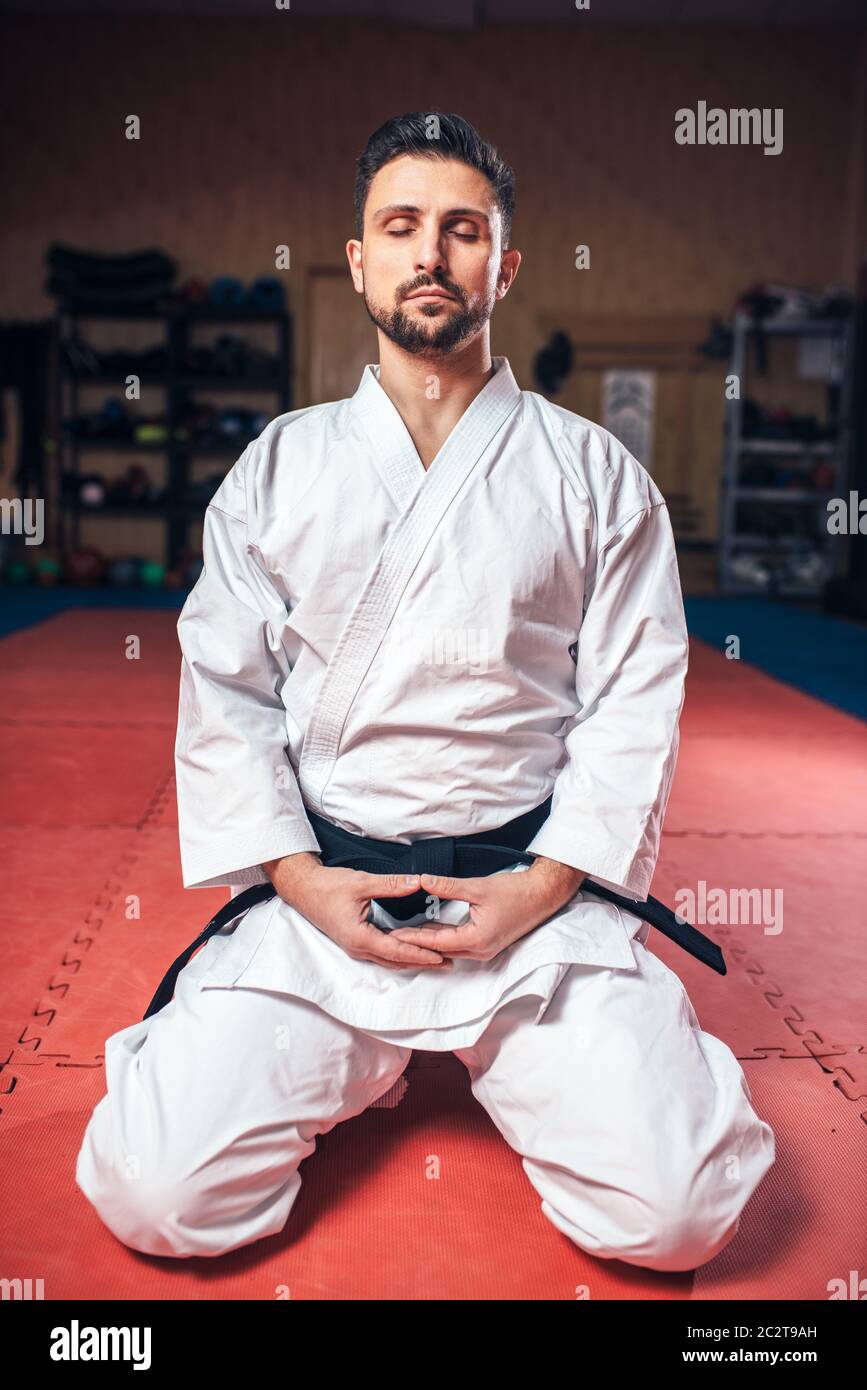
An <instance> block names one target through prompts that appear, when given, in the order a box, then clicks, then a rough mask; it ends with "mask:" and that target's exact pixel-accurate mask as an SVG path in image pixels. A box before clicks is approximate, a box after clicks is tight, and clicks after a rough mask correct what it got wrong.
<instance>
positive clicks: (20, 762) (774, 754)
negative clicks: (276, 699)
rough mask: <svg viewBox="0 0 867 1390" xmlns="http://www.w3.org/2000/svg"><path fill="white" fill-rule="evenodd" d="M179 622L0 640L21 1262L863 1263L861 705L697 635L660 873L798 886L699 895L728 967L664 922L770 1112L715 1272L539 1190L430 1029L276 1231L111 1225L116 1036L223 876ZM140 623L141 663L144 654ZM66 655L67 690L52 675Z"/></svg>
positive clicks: (752, 1274)
mask: <svg viewBox="0 0 867 1390" xmlns="http://www.w3.org/2000/svg"><path fill="white" fill-rule="evenodd" d="M175 623H176V615H175V614H172V613H154V612H144V611H139V610H93V611H87V610H73V611H70V612H66V613H64V614H62V615H60V616H58V617H57V618H55V619H53V620H51V621H50V622H48V623H44V624H41V625H39V626H38V627H36V628H32V629H29V630H28V631H26V632H23V633H19V634H15V635H14V636H12V637H10V638H7V639H6V640H5V641H4V642H3V643H2V655H3V662H2V668H3V675H2V678H0V749H2V752H3V758H4V778H5V783H4V786H5V790H6V791H7V796H6V797H4V811H3V813H2V817H3V818H2V823H0V848H2V852H3V855H4V864H5V867H6V870H7V872H6V873H5V874H4V875H3V876H2V884H0V906H2V913H0V931H2V933H3V951H4V956H3V959H4V962H5V963H6V967H7V968H6V971H5V972H4V975H5V980H4V989H3V992H2V999H0V1154H2V1168H0V1171H2V1175H3V1176H2V1190H3V1199H4V1200H3V1205H4V1213H5V1215H4V1222H3V1237H2V1248H0V1255H2V1262H3V1266H4V1268H3V1270H2V1271H0V1272H4V1273H8V1272H9V1271H10V1270H11V1271H13V1272H16V1273H19V1274H21V1275H22V1276H24V1275H26V1274H27V1273H28V1272H32V1271H34V1270H35V1271H38V1273H39V1275H40V1277H42V1276H44V1278H45V1296H46V1298H48V1299H52V1298H77V1299H78V1298H85V1299H87V1298H103V1297H105V1298H115V1299H117V1298H120V1299H123V1298H141V1297H145V1298H152V1299H187V1298H200V1297H202V1296H203V1295H205V1296H207V1297H208V1298H216V1299H223V1298H226V1299H232V1298H255V1299H259V1298H266V1299H273V1298H274V1297H275V1296H276V1292H277V1290H278V1288H279V1287H281V1286H287V1287H288V1289H289V1295H290V1296H291V1297H292V1298H295V1299H298V1298H301V1299H326V1298H336V1299H357V1298H363V1299H445V1298H448V1299H477V1298H483V1299H512V1298H516V1299H569V1300H574V1299H575V1297H576V1294H577V1291H578V1290H579V1289H580V1288H584V1287H585V1286H586V1289H587V1291H588V1292H589V1295H590V1296H591V1297H592V1298H596V1299H599V1298H603V1299H609V1298H615V1299H632V1298H641V1299H647V1298H658V1299H696V1300H702V1299H711V1298H731V1299H735V1298H736V1299H744V1298H747V1299H777V1298H791V1299H826V1298H827V1297H828V1281H829V1280H831V1279H834V1278H840V1277H846V1276H847V1275H848V1271H849V1270H851V1269H858V1268H863V1265H864V1256H865V1222H864V1211H865V1198H867V1180H865V1172H867V1165H865V1145H867V1037H865V1032H864V1023H863V1014H864V1010H863V980H864V978H865V964H867V962H865V947H864V932H863V910H862V909H861V908H860V905H859V902H858V896H859V884H858V874H859V865H860V863H861V862H862V860H863V850H864V831H863V826H864V819H865V818H864V804H863V803H864V798H863V792H862V791H861V787H860V783H863V780H864V779H863V766H864V751H865V730H864V726H863V725H862V724H861V723H860V722H859V721H857V720H854V719H851V718H849V717H848V716H846V715H844V714H841V713H840V712H839V711H836V710H833V709H831V708H830V707H827V706H824V705H822V704H821V703H820V702H818V701H815V700H813V699H811V698H810V697H807V696H804V695H802V694H800V692H797V691H793V690H791V689H790V688H789V687H786V686H782V685H780V684H779V683H777V682H775V681H773V680H771V679H770V678H769V677H767V676H766V675H764V674H762V673H760V672H757V671H754V670H752V669H751V668H750V667H748V666H746V665H745V664H744V663H737V662H728V661H726V660H725V658H724V657H722V656H721V655H720V654H719V653H717V652H715V651H713V650H712V649H710V648H707V647H704V646H702V644H700V643H698V642H693V644H692V657H691V663H690V676H689V684H688V691H687V700H686V705H685V710H684V718H683V722H682V731H683V742H682V753H681V759H680V763H679V767H678V773H677V777H676V781H675V786H674V790H673V793H672V799H671V804H670V810H669V816H668V819H667V822H666V834H665V837H664V842H663V853H662V855H661V858H660V864H659V868H658V872H657V876H656V879H655V882H654V885H653V891H654V893H655V894H656V895H657V896H659V897H661V898H663V899H665V900H666V901H668V902H670V903H672V905H676V897H675V895H677V894H680V893H682V892H684V891H692V892H696V891H698V889H699V884H700V881H702V880H703V881H704V883H705V885H706V886H707V887H708V888H716V889H719V890H722V891H723V892H724V893H725V894H726V895H727V898H726V901H727V903H729V904H730V903H731V902H732V901H733V899H732V896H731V895H732V894H733V893H734V892H735V891H736V890H737V889H743V888H754V889H759V890H761V889H764V890H765V891H766V894H767V895H769V896H768V897H767V901H768V902H770V903H771V904H774V903H777V904H778V903H779V902H780V901H781V902H782V908H783V915H782V930H781V931H776V930H774V929H773V926H774V924H773V923H769V922H765V921H763V920H761V918H760V917H759V916H757V915H755V914H754V916H753V919H752V920H751V919H749V918H747V919H746V920H742V921H738V922H733V921H732V920H731V910H730V908H729V911H728V916H727V918H726V920H723V921H721V922H720V923H719V924H713V925H704V924H702V923H699V925H702V929H703V930H705V931H707V933H708V934H709V935H711V936H712V937H714V938H715V939H716V940H717V941H719V942H720V944H721V945H722V947H723V949H724V951H725V953H726V958H727V962H728V966H729V973H728V975H727V976H725V977H720V976H718V975H716V974H714V973H713V972H712V971H709V970H707V969H706V968H705V967H703V966H701V965H700V964H698V962H695V961H694V960H693V959H692V958H691V957H689V956H688V955H686V953H684V952H683V951H680V950H679V949H678V948H677V947H674V946H672V945H671V943H669V942H668V941H666V940H665V939H664V938H663V937H661V936H660V935H659V933H653V934H652V936H651V945H652V947H653V949H654V950H656V951H657V952H658V954H659V955H660V956H661V957H662V958H663V959H664V960H665V961H666V962H667V964H669V965H671V966H672V967H673V968H674V969H676V970H677V972H678V973H679V974H680V976H681V978H682V979H683V980H684V983H685V984H686V987H687V989H688V991H689V994H690V997H691V999H692V1001H693V1004H694V1005H695V1008H696V1012H697V1013H698V1016H699V1020H700V1022H701V1025H702V1027H703V1028H705V1029H706V1030H708V1031H709V1032H712V1033H715V1034H716V1035H717V1036H718V1037H721V1038H723V1039H724V1040H725V1041H726V1042H727V1043H728V1044H729V1046H731V1047H732V1049H733V1050H734V1052H735V1054H736V1055H737V1056H738V1057H739V1058H740V1059H741V1060H742V1065H743V1067H744V1070H745V1072H746V1075H747V1078H748V1082H749V1085H750V1089H751V1092H752V1095H753V1101H754V1104H755V1106H756V1109H757V1110H758V1112H759V1113H760V1114H761V1115H762V1117H763V1118H765V1119H767V1120H768V1122H769V1123H770V1124H771V1126H772V1128H773V1129H774V1132H775V1135H776V1139H777V1162H776V1163H775V1165H774V1167H773V1168H772V1169H771V1171H770V1173H769V1174H768V1176H767V1177H766V1178H765V1180H764V1181H763V1182H762V1184H760V1186H759V1188H758V1189H757V1191H756V1193H755V1194H754V1195H753V1198H752V1199H751V1201H750V1202H749V1203H748V1205H747V1208H746V1209H745V1211H744V1215H743V1218H742V1222H741V1228H740V1230H739V1232H738V1235H737V1237H736V1238H735V1240H734V1241H733V1242H731V1244H730V1245H729V1246H727V1247H726V1249H725V1250H723V1251H722V1252H721V1254H720V1255H718V1256H717V1257H716V1259H714V1260H712V1261H711V1262H710V1263H709V1264H707V1265H705V1266H702V1267H701V1268H700V1269H699V1270H697V1271H695V1272H694V1273H693V1274H662V1273H656V1272H653V1271H645V1270H639V1269H637V1268H635V1267H633V1266H630V1265H628V1264H625V1263H623V1262H620V1261H607V1260H596V1259H594V1258H592V1257H591V1256H588V1255H586V1254H585V1253H584V1252H583V1251H581V1250H579V1249H578V1248H577V1247H576V1246H574V1245H573V1244H572V1242H571V1241H569V1240H568V1239H567V1238H566V1237H565V1236H564V1235H562V1234H561V1233H560V1232H559V1231H557V1230H556V1229H555V1228H554V1227H553V1226H552V1225H551V1224H550V1223H549V1222H548V1221H547V1220H546V1218H545V1216H544V1215H543V1213H542V1212H541V1211H540V1208H539V1197H538V1195H537V1194H536V1192H535V1190H534V1189H533V1188H532V1186H531V1185H530V1184H529V1181H528V1179H527V1177H526V1175H525V1174H524V1172H523V1169H522V1167H521V1162H520V1158H519V1156H518V1155H517V1154H516V1153H514V1152H513V1151H512V1150H511V1149H510V1148H509V1146H508V1144H507V1143H506V1141H505V1140H504V1139H503V1138H502V1136H501V1135H500V1134H499V1133H498V1131H497V1130H496V1129H495V1127H494V1126H493V1124H492V1123H491V1121H490V1120H489V1118H488V1117H487V1115H486V1114H485V1112H484V1110H483V1109H482V1108H481V1107H480V1106H479V1105H478V1104H477V1103H476V1102H475V1100H474V1099H473V1097H472V1094H471V1092H470V1089H469V1079H468V1077H467V1074H466V1072H465V1070H464V1068H463V1067H462V1066H461V1064H460V1063H459V1062H458V1061H457V1059H456V1058H454V1057H453V1056H451V1055H449V1054H436V1053H426V1052H416V1053H415V1054H414V1056H413V1060H412V1062H411V1064H410V1067H409V1069H408V1070H407V1072H406V1074H405V1082H406V1083H407V1084H405V1085H404V1084H403V1082H401V1083H398V1086H397V1087H395V1089H394V1091H393V1092H392V1093H390V1094H389V1095H388V1096H386V1097H383V1098H382V1099H381V1100H380V1101H379V1102H377V1104H376V1105H375V1106H373V1107H371V1108H370V1109H369V1110H368V1111H367V1112H366V1113H365V1114H363V1115H361V1116H358V1117H356V1118H355V1119H353V1120H351V1121H349V1122H347V1123H346V1124H343V1125H339V1126H337V1127H336V1128H335V1129H334V1130H332V1131H331V1132H330V1133H329V1134H328V1135H325V1136H322V1137H320V1138H319V1140H318V1141H317V1149H316V1152H315V1153H314V1154H313V1155H311V1157H310V1158H308V1159H307V1160H306V1161H305V1162H304V1164H303V1165H302V1168H301V1176H302V1179H303V1185H302V1189H301V1193H300V1196H299V1198H298V1200H297V1202H296V1205H295V1207H294V1208H293V1211H292V1214H291V1216H290V1218H289V1221H288V1223H287V1225H286V1227H285V1229H284V1230H283V1232H281V1233H280V1235H278V1236H274V1237H272V1238H270V1239H268V1240H265V1241H260V1242H257V1243H256V1244H254V1245H252V1246H249V1247H246V1248H245V1249H242V1250H238V1251H234V1252H231V1253H230V1254H228V1255H225V1256H222V1257H220V1258H219V1259H217V1260H205V1259H193V1260H177V1261H175V1260H170V1259H156V1258H151V1257H147V1256H143V1255H139V1254H137V1253H136V1252H134V1251H131V1250H129V1249H127V1248H126V1247H125V1246H123V1245H122V1244H121V1243H120V1242H118V1241H117V1240H115V1238H114V1237H113V1236H112V1235H111V1234H110V1233H109V1232H108V1231H107V1230H106V1229H105V1228H104V1227H103V1226H102V1224H101V1223H100V1221H99V1218H98V1217H97V1215H96V1213H95V1212H94V1211H93V1209H92V1208H91V1207H90V1206H89V1204H88V1203H87V1201H86V1199H85V1198H84V1197H83V1195H82V1194H81V1193H80V1192H79V1191H78V1189H77V1188H76V1186H75V1182H74V1167H75V1158H76V1155H77V1152H78V1148H79V1145H80V1143H81V1137H82V1134H83V1131H84V1127H85V1125H86V1123H87V1119H88V1117H89V1115H90V1113H91V1111H92V1109H93V1106H94V1105H95V1104H96V1102H97V1101H98V1100H99V1098H100V1096H101V1095H102V1094H103V1093H104V1090H105V1086H104V1074H103V1067H102V1051H103V1045H104V1040H105V1038H106V1037H107V1036H108V1035H110V1034H111V1033H112V1032H114V1031H116V1030H117V1029H119V1028H122V1027H124V1026H126V1025H127V1024H128V1023H130V1022H133V1021H134V1020H135V1019H137V1018H140V1017H141V1015H142V1013H143V1012H144V1009H145V1007H146V1005H147V1003H148V1001H149V999H150V997H151V994H152V992H153V989H154V988H155V985H156V983H157V982H158V980H159V978H160V976H161V975H162V973H163V971H164V969H165V968H166V966H167V965H168V963H169V962H170V961H171V960H172V959H173V958H174V956H175V955H176V954H177V953H178V952H179V951H180V949H181V948H182V947H183V946H184V945H185V944H186V943H187V942H188V941H190V940H191V939H192V937H193V936H194V935H195V934H196V932H197V931H198V930H199V928H200V927H201V926H202V925H203V924H204V922H205V921H206V920H207V918H208V916H209V915H210V914H211V912H212V911H213V910H214V908H215V907H216V906H217V905H218V904H219V903H220V902H222V901H223V900H224V899H225V896H226V894H225V893H224V892H223V891H222V890H213V891H212V890H204V891H203V890H196V891H191V892H186V891H185V890H184V889H183V888H182V887H181V883H180V872H179V864H178V850H177V830H176V815H175V805H174V784H173V780H172V747H173V741H174V723H175V712H176V708H177V671H178V661H179V657H178V651H177V643H176V636H175V632H174V627H175ZM131 633H132V634H137V635H139V636H140V637H141V638H142V652H143V653H144V654H146V660H144V661H143V662H142V663H141V664H139V663H135V662H127V661H126V659H125V658H124V657H123V650H124V641H125V639H126V637H127V636H128V635H129V634H131ZM59 654H60V655H61V657H62V660H61V661H60V666H61V667H62V669H63V689H62V692H60V691H58V690H56V689H54V690H52V689H51V688H50V683H51V682H54V683H55V686H56V681H57V675H56V673H57V670H58V664H59V660H58V658H59ZM61 698H62V703H61ZM60 715H62V718H60ZM859 771H860V782H859V775H858V774H859ZM10 792H11V795H9V794H8V793H10ZM777 892H778V893H779V894H780V895H781V898H780V897H776V898H775V897H774V894H775V893H777ZM131 902H134V903H135V904H136V911H137V914H138V915H130V911H129V905H130V903H131ZM769 927H770V928H771V929H768V928H769ZM431 1152H435V1153H437V1154H438V1155H439V1156H440V1158H441V1172H442V1177H441V1178H440V1180H439V1181H438V1182H431V1181H428V1179H427V1177H426V1175H425V1156H426V1155H427V1154H430V1153H431Z"/></svg>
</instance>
